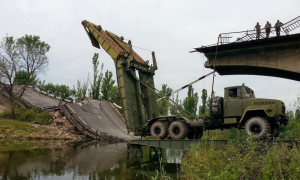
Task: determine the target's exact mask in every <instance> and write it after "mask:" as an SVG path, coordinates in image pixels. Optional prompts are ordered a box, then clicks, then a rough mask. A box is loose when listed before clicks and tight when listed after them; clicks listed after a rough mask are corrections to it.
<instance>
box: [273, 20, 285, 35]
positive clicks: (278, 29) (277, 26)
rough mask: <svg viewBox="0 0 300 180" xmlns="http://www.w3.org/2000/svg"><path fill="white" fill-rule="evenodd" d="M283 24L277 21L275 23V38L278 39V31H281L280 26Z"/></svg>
mask: <svg viewBox="0 0 300 180" xmlns="http://www.w3.org/2000/svg"><path fill="white" fill-rule="evenodd" d="M282 25H283V24H282V23H281V22H280V21H279V20H277V22H276V24H275V26H274V28H275V30H276V36H277V37H278V36H280V30H281V26H282Z"/></svg>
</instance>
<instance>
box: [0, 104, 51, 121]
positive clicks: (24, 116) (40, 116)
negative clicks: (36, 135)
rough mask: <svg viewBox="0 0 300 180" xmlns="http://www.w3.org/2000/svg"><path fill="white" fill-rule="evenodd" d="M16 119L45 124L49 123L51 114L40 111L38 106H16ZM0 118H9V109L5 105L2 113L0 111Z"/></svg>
mask: <svg viewBox="0 0 300 180" xmlns="http://www.w3.org/2000/svg"><path fill="white" fill-rule="evenodd" d="M15 112H16V118H17V120H20V121H24V122H33V123H36V124H41V125H46V124H50V123H51V116H50V114H49V112H47V111H45V112H40V111H39V109H38V108H35V107H34V108H31V109H26V108H25V107H21V106H20V107H17V108H16V109H15ZM0 117H1V118H6V119H9V118H11V109H10V107H7V108H5V109H4V111H3V112H2V113H0Z"/></svg>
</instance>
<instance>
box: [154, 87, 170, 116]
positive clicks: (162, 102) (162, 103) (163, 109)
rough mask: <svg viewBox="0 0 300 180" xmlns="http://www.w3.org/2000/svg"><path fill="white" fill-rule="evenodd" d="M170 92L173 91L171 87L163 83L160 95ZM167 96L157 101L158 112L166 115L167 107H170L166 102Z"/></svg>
mask: <svg viewBox="0 0 300 180" xmlns="http://www.w3.org/2000/svg"><path fill="white" fill-rule="evenodd" d="M172 92H173V90H172V89H171V88H169V87H168V85H167V84H163V85H162V88H161V91H160V92H159V94H160V96H162V97H163V96H166V95H167V94H170V93H172ZM169 98H170V97H166V98H164V99H161V100H160V101H158V102H157V107H158V112H159V114H160V115H161V116H167V115H168V113H169V107H170V105H169V103H168V101H169Z"/></svg>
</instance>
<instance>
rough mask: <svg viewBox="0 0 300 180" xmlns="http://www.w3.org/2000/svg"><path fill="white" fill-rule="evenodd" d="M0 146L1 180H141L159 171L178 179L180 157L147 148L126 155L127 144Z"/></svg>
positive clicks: (179, 155) (180, 152)
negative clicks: (50, 146)
mask: <svg viewBox="0 0 300 180" xmlns="http://www.w3.org/2000/svg"><path fill="white" fill-rule="evenodd" d="M9 144H10V143H6V146H10V145H9ZM1 146H2V147H0V179H1V180H2V179H3V180H6V179H11V180H12V179H32V180H46V179H47V180H49V179H60V180H69V179H72V180H81V179H90V180H94V179H101V180H102V179H103V180H121V179H122V180H123V179H125V180H127V179H128V180H129V179H130V180H141V179H151V177H155V176H156V173H157V172H156V170H158V172H161V170H162V169H163V170H164V172H167V173H166V175H167V176H169V177H171V178H172V179H177V176H178V169H179V168H180V162H181V158H182V154H183V152H182V151H176V150H171V149H165V150H163V151H162V152H161V153H158V154H155V153H154V152H155V151H154V150H153V149H151V150H150V149H149V148H146V147H144V148H143V149H142V150H143V152H142V153H141V152H140V151H139V152H137V153H135V152H134V150H130V151H127V144H126V143H121V144H106V145H105V144H100V143H97V142H96V141H91V142H82V143H75V144H70V145H68V146H63V147H53V148H43V147H41V146H39V147H36V146H33V147H32V148H28V146H26V148H22V147H23V146H22V147H21V146H20V147H18V145H17V146H16V145H14V146H13V149H10V148H5V145H3V144H2V145H1ZM1 149H2V150H1ZM7 149H8V150H7Z"/></svg>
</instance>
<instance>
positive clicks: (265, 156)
mask: <svg viewBox="0 0 300 180" xmlns="http://www.w3.org/2000/svg"><path fill="white" fill-rule="evenodd" d="M205 143H208V142H205V141H204V142H202V143H201V144H198V145H195V146H193V147H192V149H190V150H189V151H187V153H186V154H185V157H184V158H183V160H182V166H181V167H182V169H181V179H183V180H185V179H188V180H193V179H211V180H214V179H263V180H271V179H300V167H299V164H300V151H299V149H298V148H297V147H295V146H294V147H292V148H288V147H287V145H286V144H280V143H278V144H276V143H274V144H270V143H267V142H255V141H252V140H251V139H250V140H246V141H244V142H243V143H241V142H239V141H234V140H233V141H230V143H229V144H227V145H225V146H217V145H216V144H212V143H211V144H205Z"/></svg>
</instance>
